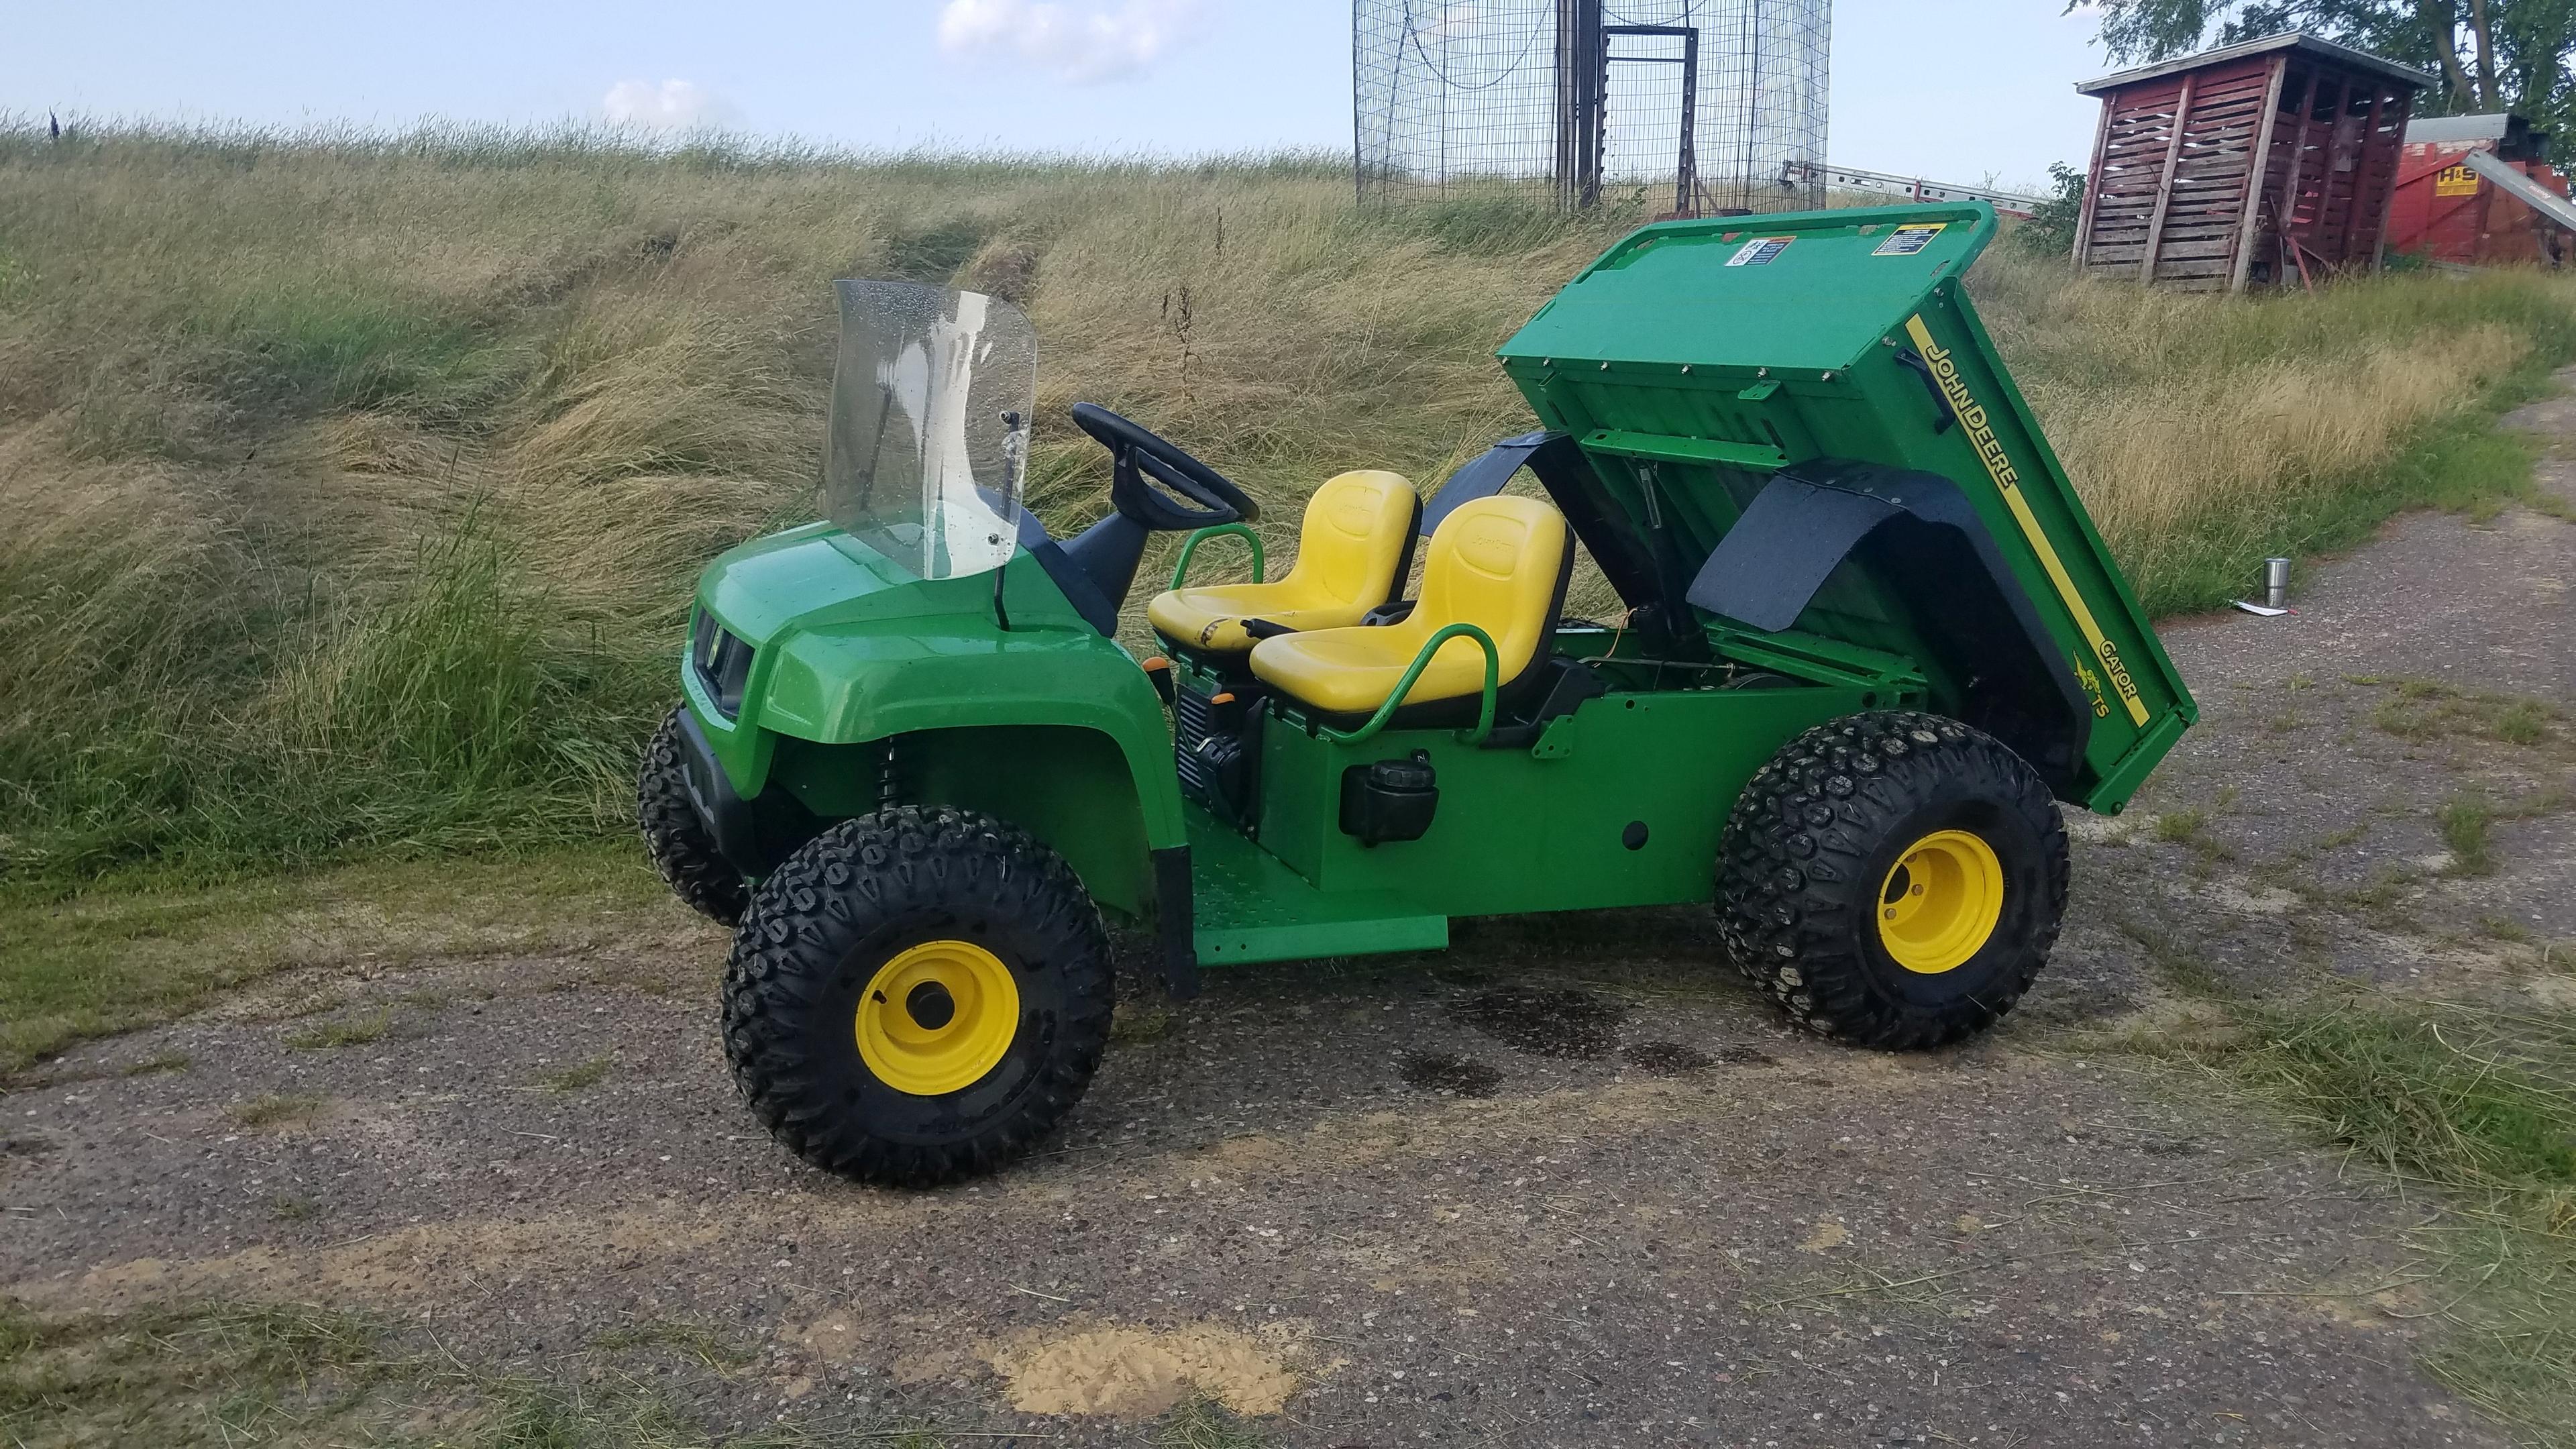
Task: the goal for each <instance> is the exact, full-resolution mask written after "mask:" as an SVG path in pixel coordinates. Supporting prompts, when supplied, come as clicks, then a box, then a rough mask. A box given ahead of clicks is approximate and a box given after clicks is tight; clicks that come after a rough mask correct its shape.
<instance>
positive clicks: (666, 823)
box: [635, 705, 751, 926]
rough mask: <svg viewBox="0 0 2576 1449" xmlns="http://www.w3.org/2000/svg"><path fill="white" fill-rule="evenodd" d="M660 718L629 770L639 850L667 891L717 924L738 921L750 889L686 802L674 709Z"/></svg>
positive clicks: (677, 712)
mask: <svg viewBox="0 0 2576 1449" xmlns="http://www.w3.org/2000/svg"><path fill="white" fill-rule="evenodd" d="M686 708H688V706H686V705H682V706H680V707H679V708H678V709H674V710H672V711H671V712H670V713H669V714H668V715H665V716H663V719H662V727H661V728H660V729H657V730H655V731H654V732H653V739H652V742H651V743H650V744H647V745H646V746H645V747H644V762H643V764H642V765H641V766H639V767H638V768H637V769H636V772H635V823H636V824H637V825H639V826H641V827H642V828H643V831H644V853H645V854H647V855H649V856H651V857H652V858H653V868H654V869H655V870H658V871H660V872H661V873H662V879H663V880H664V881H665V882H666V883H668V884H669V886H670V887H671V894H673V895H675V896H678V897H679V898H680V899H681V900H682V901H683V902H685V903H687V905H688V906H689V908H690V909H692V910H694V911H696V912H698V914H700V915H702V916H705V917H706V918H707V919H708V920H711V921H714V922H716V923H717V924H719V925H726V926H731V925H735V924H738V923H739V922H740V921H741V920H742V910H743V907H744V906H747V905H749V904H750V903H751V887H750V886H749V885H746V884H745V883H744V882H743V878H742V877H741V876H740V875H739V874H737V873H736V872H735V871H734V868H733V866H732V865H730V864H728V863H727V862H726V860H725V858H724V856H723V855H721V854H719V853H718V852H717V850H716V839H715V837H714V836H712V835H710V834H708V833H707V827H706V825H705V823H704V822H702V821H700V820H699V819H698V812H697V807H695V806H693V805H691V804H690V803H689V781H688V777H687V776H686V775H685V774H683V773H682V771H681V766H680V710H681V709H686Z"/></svg>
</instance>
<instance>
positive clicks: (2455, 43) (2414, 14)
mask: <svg viewBox="0 0 2576 1449" xmlns="http://www.w3.org/2000/svg"><path fill="white" fill-rule="evenodd" d="M2078 8H2079V0H2069V3H2068V4H2067V7H2066V9H2067V10H2068V11H2070V12H2071V11H2074V10H2076V9H2078ZM2098 8H2099V10H2100V11H2101V15H2102V29H2101V34H2100V35H2099V37H2098V38H2099V39H2100V41H2101V42H2102V45H2103V48H2104V49H2106V50H2108V51H2109V52H2110V53H2111V58H2112V60H2114V61H2115V62H2123V63H2125V62H2132V61H2154V60H2163V59H2165V58H2166V57H2168V56H2174V55H2181V54H2185V53H2187V52H2189V51H2193V50H2197V49H2199V48H2201V47H2202V46H2203V45H2226V44H2231V43H2233V42H2235V41H2239V40H2252V39H2255V38H2257V37H2259V36H2265V35H2277V34H2280V33H2281V32H2282V31H2285V30H2306V31H2310V32H2313V33H2315V34H2317V35H2322V36H2324V37H2326V38H2327V39H2329V40H2338V41H2341V42H2343V43H2344V44H2346V45H2351V46H2355V47H2358V48H2360V49H2362V50H2367V51H2369V52H2371V53H2372V54H2374V55H2382V56H2386V57H2387V58H2389V59H2390V60H2394V61H2398V62H2400V63H2402V64H2407V65H2414V66H2420V67H2422V68H2423V69H2425V70H2428V71H2432V72H2434V73H2436V74H2438V75H2440V76H2441V77H2442V80H2443V85H2442V86H2441V88H2440V89H2438V90H2434V91H2427V92H2426V93H2424V95H2422V96H2421V97H2419V98H2417V101H2416V110H2417V112H2418V113H2419V114H2424V115H2467V114H2477V113H2483V112H2490V111H2506V110H2510V111H2516V112H2519V113H2520V114H2522V115H2523V116H2525V117H2527V118H2529V119H2530V121H2531V122H2532V124H2534V125H2536V126H2540V127H2542V128H2544V129H2546V130H2549V131H2551V132H2553V133H2555V135H2556V141H2555V143H2554V145H2553V148H2552V149H2553V150H2556V151H2558V152H2559V153H2560V154H2561V155H2567V154H2571V148H2576V71H2571V64H2572V63H2576V0H2100V3H2099V5H2098Z"/></svg>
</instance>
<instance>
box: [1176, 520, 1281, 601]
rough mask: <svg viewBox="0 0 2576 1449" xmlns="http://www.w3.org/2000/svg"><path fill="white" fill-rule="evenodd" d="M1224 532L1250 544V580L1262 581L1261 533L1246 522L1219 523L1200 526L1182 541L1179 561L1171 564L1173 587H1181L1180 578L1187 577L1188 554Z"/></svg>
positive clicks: (1188, 566) (1188, 567)
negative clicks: (1212, 525)
mask: <svg viewBox="0 0 2576 1449" xmlns="http://www.w3.org/2000/svg"><path fill="white" fill-rule="evenodd" d="M1226 533H1231V534H1235V535H1238V536H1239V537H1241V538H1242V539H1243V540H1244V541H1245V542H1247V543H1249V544H1251V545H1252V581H1253V582H1254V583H1256V584H1257V583H1260V582H1262V581H1263V580H1262V573H1263V571H1264V565H1263V563H1262V558H1261V535H1260V534H1257V533H1255V532H1253V531H1252V528H1251V526H1250V525H1248V524H1242V523H1220V524H1217V525H1215V526H1214V527H1211V528H1202V529H1200V530H1199V531H1198V532H1196V533H1193V534H1191V535H1190V536H1189V537H1188V538H1187V539H1184V540H1183V541H1182V543H1181V559H1180V562H1178V563H1176V564H1174V565H1172V587H1173V588H1176V589H1177V588H1179V587H1181V580H1183V579H1185V578H1188V577H1189V573H1190V555H1192V554H1194V553H1197V552H1198V551H1199V545H1200V544H1202V543H1204V542H1206V541H1207V540H1209V539H1211V538H1215V537H1217V536H1218V535H1219V534H1226Z"/></svg>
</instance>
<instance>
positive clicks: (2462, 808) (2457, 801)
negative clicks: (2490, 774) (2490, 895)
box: [2433, 791, 2496, 875]
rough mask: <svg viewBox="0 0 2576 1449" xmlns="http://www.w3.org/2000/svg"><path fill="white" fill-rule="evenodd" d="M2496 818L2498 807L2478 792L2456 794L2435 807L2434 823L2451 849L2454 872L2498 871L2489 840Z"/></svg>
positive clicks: (2447, 846) (2490, 872) (2466, 873)
mask: <svg viewBox="0 0 2576 1449" xmlns="http://www.w3.org/2000/svg"><path fill="white" fill-rule="evenodd" d="M2495 818H2496V813H2495V806H2494V805H2493V804H2492V803H2490V802H2489V801H2488V799H2487V797H2486V796H2484V795H2482V794H2479V793H2477V792H2475V791H2469V792H2465V793H2463V794H2458V795H2454V796H2452V797H2451V798H2450V799H2448V800H2445V801H2443V802H2442V803H2441V804H2440V805H2439V806H2437V807H2435V808H2434V811H2433V824H2434V827H2435V828H2436V829H2437V830H2439V831H2440V832H2441V835H2442V844H2443V845H2444V846H2445V847H2446V848H2448V849H2449V850H2450V852H2451V867H2450V869H2451V873H2452V874H2453V875H2493V874H2495V851H2494V849H2493V847H2492V846H2491V845H2490V844H2489V843H2488V840H2487V830H2488V827H2490V826H2492V825H2494V824H2495Z"/></svg>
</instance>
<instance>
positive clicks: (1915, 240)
mask: <svg viewBox="0 0 2576 1449" xmlns="http://www.w3.org/2000/svg"><path fill="white" fill-rule="evenodd" d="M1949 225H1950V223H1948V222H1946V221H1923V222H1913V223H1909V224H1908V225H1905V226H1900V227H1898V228H1897V229H1896V230H1894V231H1892V232H1889V233H1888V234H1887V240H1885V241H1883V242H1880V243H1879V244H1878V246H1877V249H1876V250H1874V251H1872V252H1871V253H1870V255H1871V256H1874V257H1910V256H1912V255H1914V254H1915V253H1916V252H1919V251H1921V250H1923V249H1924V248H1925V247H1928V246H1930V245H1932V238H1934V237H1936V236H1939V235H1940V234H1941V233H1942V231H1943V230H1944V229H1946V228H1947V227H1948V226H1949Z"/></svg>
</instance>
